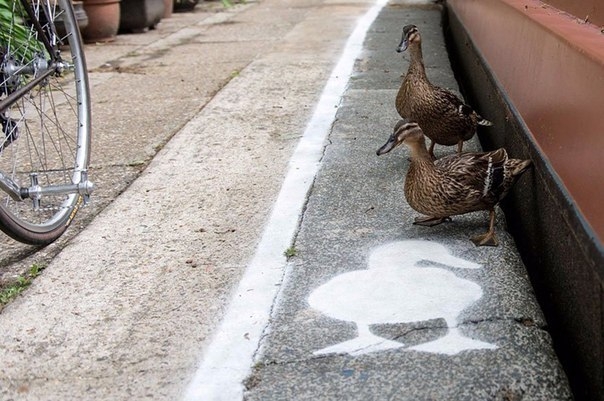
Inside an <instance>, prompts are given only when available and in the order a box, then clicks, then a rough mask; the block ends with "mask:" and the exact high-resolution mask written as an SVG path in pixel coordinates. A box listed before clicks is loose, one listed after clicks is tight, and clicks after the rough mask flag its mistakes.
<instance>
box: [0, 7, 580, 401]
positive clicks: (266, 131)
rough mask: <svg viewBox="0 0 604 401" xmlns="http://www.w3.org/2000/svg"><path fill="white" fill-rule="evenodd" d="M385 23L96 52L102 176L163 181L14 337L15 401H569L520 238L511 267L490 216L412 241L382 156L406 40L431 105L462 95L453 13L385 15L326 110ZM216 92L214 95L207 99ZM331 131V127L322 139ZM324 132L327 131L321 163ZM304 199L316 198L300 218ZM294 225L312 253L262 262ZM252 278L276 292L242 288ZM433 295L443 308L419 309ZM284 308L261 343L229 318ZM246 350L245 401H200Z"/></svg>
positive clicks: (114, 217) (88, 250) (2, 352)
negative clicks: (433, 96) (413, 32)
mask: <svg viewBox="0 0 604 401" xmlns="http://www.w3.org/2000/svg"><path fill="white" fill-rule="evenodd" d="M372 7H374V3H373V2H369V1H359V2H355V3H350V2H347V3H340V2H330V1H319V0H315V1H313V0H306V1H297V2H295V1H292V2H281V1H271V0H266V1H261V2H257V3H254V2H252V3H247V4H246V5H245V6H239V8H237V9H235V10H230V11H227V12H223V13H218V14H211V13H208V14H207V15H203V16H202V15H201V13H196V14H191V15H187V16H178V15H176V16H175V17H174V18H177V19H178V21H180V22H181V23H182V22H183V21H184V20H186V21H188V22H187V23H182V24H180V25H179V24H178V23H177V22H178V21H176V20H175V21H170V20H167V21H166V22H162V24H161V25H160V29H159V32H150V33H148V34H150V35H159V36H158V37H156V38H154V39H153V40H151V39H148V38H147V37H144V36H137V35H134V36H131V37H129V38H128V39H125V38H124V39H123V40H125V41H127V42H128V41H130V43H129V44H128V43H120V40H121V37H120V39H118V43H116V44H113V45H108V46H106V49H104V53H103V50H101V48H100V47H99V49H90V50H89V51H88V53H89V54H90V56H89V60H91V69H92V74H91V77H92V79H93V85H94V92H93V94H95V96H94V99H95V102H96V106H95V118H99V116H100V117H101V121H99V120H95V121H96V125H95V133H96V135H97V136H98V137H99V139H98V145H97V147H95V149H98V150H96V151H95V156H94V157H93V159H94V160H97V162H95V164H96V171H97V175H96V176H97V177H99V179H100V180H101V181H103V179H105V180H106V181H105V182H107V183H110V182H112V181H113V180H115V175H113V174H114V172H115V169H114V166H117V169H118V170H120V169H121V170H122V171H124V175H123V176H124V177H131V178H134V177H135V174H136V171H137V169H140V168H141V167H143V166H146V165H147V163H148V160H149V159H150V158H152V161H151V162H150V163H149V164H148V167H147V168H146V169H145V170H144V172H143V173H142V175H141V176H140V177H139V178H137V179H136V180H135V181H134V182H133V184H132V185H131V186H130V187H129V188H128V189H127V190H126V191H125V192H124V193H123V194H121V195H120V196H119V197H117V199H116V200H115V201H114V202H113V203H111V204H110V206H109V207H107V208H106V209H105V210H103V211H102V212H101V213H100V215H98V216H97V217H96V218H94V220H93V221H92V222H91V224H90V225H89V226H88V227H86V229H84V230H83V231H82V232H81V233H80V234H79V235H78V236H77V237H75V238H73V239H71V240H70V241H69V243H68V245H67V246H66V247H65V249H63V250H61V251H60V252H59V253H58V255H57V256H56V257H55V258H54V259H53V260H52V262H51V263H50V264H49V265H48V267H47V268H46V270H45V271H44V273H43V275H42V276H41V277H39V278H38V279H36V281H35V283H34V285H33V286H32V287H31V288H30V289H29V290H28V291H27V292H26V293H25V295H24V296H22V297H20V298H19V299H17V300H16V301H15V302H13V303H12V304H11V305H10V306H9V307H7V308H6V309H5V310H4V311H2V313H1V314H0V327H1V328H2V330H1V334H0V359H1V360H2V364H1V366H0V398H2V399H7V400H9V399H14V400H26V399H27V400H29V399H31V400H38V399H39V400H68V399H74V400H75V399H77V400H82V399H91V400H93V399H94V400H103V399H107V400H121V399H123V400H135V399H166V400H174V399H180V398H181V397H183V396H188V397H189V398H188V399H232V398H229V397H228V394H231V393H230V392H229V391H227V390H231V388H235V390H236V393H239V394H243V396H244V397H245V399H249V400H278V399H284V400H285V399H287V400H294V399H295V400H298V399H313V400H316V399H351V400H356V399H358V400H367V399H393V400H394V399H400V400H407V399H408V400H424V399H426V400H427V399H438V400H451V399H464V400H465V399H467V400H485V399H493V400H515V399H523V398H524V399H535V400H563V399H570V398H571V395H570V393H569V390H568V386H567V383H566V378H565V375H564V372H563V371H562V370H561V367H560V365H559V363H558V361H557V359H556V357H555V355H554V354H553V351H552V348H551V340H550V338H549V334H548V333H547V328H546V323H545V322H544V320H543V317H542V315H541V312H540V310H539V307H538V305H537V303H536V301H535V299H534V297H533V294H532V290H531V288H530V284H529V282H528V279H527V277H526V272H525V270H524V267H523V266H522V263H521V261H520V259H519V257H518V255H517V253H516V251H515V249H514V245H513V240H512V239H511V238H510V237H509V236H508V235H507V234H506V233H505V230H504V224H503V221H504V217H503V216H502V215H501V214H500V215H499V219H498V227H497V228H498V236H499V239H500V241H501V243H502V244H501V246H500V247H499V248H496V249H493V248H475V247H474V245H473V244H472V243H471V242H470V241H469V240H468V238H469V237H470V236H472V235H475V234H477V233H479V232H482V231H483V230H484V229H485V227H486V215H484V214H481V213H476V214H473V215H469V216H463V217H459V218H454V222H453V223H450V224H446V225H442V226H439V227H434V228H431V229H428V228H425V227H416V226H412V225H411V224H410V222H411V220H412V218H413V217H414V216H415V215H416V213H415V212H413V211H412V210H410V208H409V207H408V205H407V204H406V202H404V198H403V195H402V182H403V177H404V171H405V170H406V168H407V161H406V157H405V153H404V152H403V151H397V152H393V153H392V154H389V155H387V156H383V157H381V158H378V157H376V156H375V150H376V149H377V148H378V147H379V145H381V144H382V143H383V142H384V141H385V139H386V138H387V136H388V135H389V134H390V132H391V129H392V126H393V124H394V123H395V122H396V119H397V116H396V112H395V110H394V106H393V100H394V96H395V93H396V89H397V87H398V84H399V83H400V75H401V73H402V72H403V71H404V70H405V69H406V62H407V61H406V60H407V59H406V57H407V56H406V55H405V56H404V58H401V56H400V55H398V54H396V53H395V52H394V49H395V47H396V44H397V43H398V40H399V37H400V30H401V28H402V26H403V25H404V24H406V23H414V24H416V25H418V26H419V27H420V29H421V30H422V34H423V38H424V55H425V58H426V62H427V67H428V75H429V76H430V78H432V79H433V81H434V83H437V84H440V85H444V86H448V87H456V83H455V81H454V78H453V74H452V72H451V70H450V67H449V65H448V59H447V55H446V50H445V48H444V41H443V38H442V33H441V28H440V12H439V9H438V8H436V7H434V6H431V5H421V6H413V5H409V4H403V3H401V2H394V1H393V2H391V3H390V4H388V5H386V6H385V7H384V8H383V9H381V11H380V13H379V14H377V15H375V22H373V23H372V24H371V26H370V28H369V30H368V33H367V36H366V38H365V41H364V42H361V43H364V44H363V46H362V48H360V49H357V50H359V51H360V53H358V52H357V53H356V54H357V56H358V59H357V60H356V62H355V64H354V70H353V72H352V76H351V77H350V81H349V82H348V86H347V87H345V89H346V90H345V92H344V93H343V96H342V97H341V98H339V97H338V98H336V99H333V98H328V99H327V100H325V96H329V95H330V94H329V93H326V92H322V91H323V88H324V86H325V83H326V82H328V83H329V82H332V81H336V82H339V80H341V79H346V80H348V77H334V76H333V74H332V75H330V73H331V72H332V70H333V69H334V67H336V66H337V65H336V64H337V62H338V60H339V59H340V56H341V54H342V51H343V49H347V47H346V46H347V42H346V40H347V39H348V38H349V36H350V35H351V34H353V33H354V29H355V27H357V21H358V20H359V18H360V17H362V16H364V15H366V14H367V13H368V12H369V11H371V10H372ZM196 18H199V19H196ZM162 25H163V26H164V28H162ZM162 29H166V30H165V31H162ZM318 32H320V33H321V34H320V35H318V34H317V33H318ZM146 35H147V34H146ZM138 40H140V41H143V42H145V43H140V42H139V43H134V42H136V41H138ZM176 45H178V48H177V49H178V50H175V46H176ZM121 46H123V47H121ZM212 49H214V50H215V53H212ZM97 50H99V51H98V52H97ZM184 55H187V57H185V56H184ZM212 57H214V59H213V60H214V61H211V60H212ZM225 60H226V61H225ZM338 65H339V64H338ZM210 66H211V67H212V68H210ZM214 69H215V70H216V72H212V71H215V70H214ZM218 71H222V74H220V73H219V72H218ZM225 72H226V74H225ZM214 73H216V78H215V79H212V78H211V77H212V75H211V74H214ZM125 74H127V75H125ZM139 75H142V76H139ZM336 75H337V74H336ZM206 79H207V80H208V81H211V82H214V86H211V85H210V89H201V88H202V87H203V88H208V87H207V86H203V85H202V83H204V82H206ZM229 80H230V82H229V83H228V85H226V86H224V87H223V88H222V89H221V85H222V84H223V83H224V82H227V81H229ZM179 81H181V83H180V84H179V83H178V82H179ZM183 81H184V82H183ZM183 83H184V84H183ZM344 83H346V82H344ZM336 86H337V84H336ZM212 87H213V88H214V92H215V93H213V92H212V89H211V88H212ZM115 94H120V95H121V97H120V98H118V100H113V98H110V97H109V96H110V95H115ZM317 103H318V104H319V105H323V106H321V107H319V108H316V107H315V106H316V105H317ZM149 104H153V107H149ZM324 105H332V106H331V107H332V109H331V110H329V111H327V112H326V113H325V115H323V114H322V113H323V112H325V107H324ZM185 106H190V108H188V109H186V110H185ZM317 113H319V114H317ZM317 115H318V117H317ZM332 115H333V117H335V121H334V122H333V126H332V125H331V122H330V121H321V118H323V117H325V116H332ZM325 118H327V117H325ZM317 119H318V120H319V122H320V123H317V126H318V127H321V126H325V125H326V126H327V130H328V132H327V136H326V137H325V140H324V141H323V140H321V141H320V143H318V144H317V143H315V142H313V141H314V140H320V139H321V135H320V134H318V135H317V136H316V137H315V136H313V135H314V131H313V130H312V129H309V128H308V127H309V121H310V124H311V125H312V124H313V122H315V123H316V121H317ZM158 131H160V132H158ZM173 134H175V135H174V136H173V137H172V135H173ZM170 138H171V139H170ZM309 138H310V139H309ZM130 143H133V144H136V146H135V145H132V146H130ZM164 143H165V146H163V144H164ZM307 143H308V144H309V145H308V146H311V147H312V149H309V148H306V147H304V146H302V149H301V146H300V144H307ZM317 146H318V149H319V163H314V164H313V163H312V162H311V163H310V167H311V168H314V169H315V170H314V171H316V172H317V173H316V176H315V175H314V171H313V172H312V174H311V176H310V177H305V178H304V179H302V180H301V181H295V182H294V183H293V184H292V181H289V179H290V178H291V171H292V170H295V169H296V164H295V163H293V164H292V162H291V161H290V158H291V157H292V155H293V156H294V157H301V159H300V160H307V159H304V158H303V156H299V155H300V152H302V154H303V155H307V154H306V152H307V151H309V152H310V153H312V155H311V156H312V157H315V156H316V153H314V152H316V149H317ZM160 147H163V148H162V150H161V151H159V152H158V153H157V155H155V152H156V150H157V149H158V148H160ZM471 147H473V148H474V149H478V144H477V142H476V141H474V143H473V144H472V145H471ZM438 151H439V152H440V154H444V153H447V152H450V151H451V150H450V149H444V148H439V149H438ZM296 160H298V159H296ZM97 163H98V164H97ZM288 163H289V164H288ZM128 171H130V172H129V173H128ZM132 171H133V172H132ZM105 174H107V176H106V178H104V177H105ZM128 174H130V175H128ZM293 176H294V177H298V178H299V177H300V176H299V175H297V174H294V175H293ZM131 178H125V179H124V180H122V181H121V184H120V185H122V187H120V188H113V189H112V190H113V192H111V190H109V191H108V192H105V193H106V194H107V193H110V194H113V195H111V196H114V195H115V194H116V193H117V192H119V191H120V190H122V189H123V188H124V186H125V185H126V183H127V182H128V181H129V180H130V179H131ZM284 179H285V181H284ZM308 179H310V182H308ZM528 181H530V177H529V179H528ZM288 185H291V186H292V187H293V190H296V189H297V190H299V189H300V187H304V185H308V188H310V192H309V193H308V194H304V196H303V197H302V203H301V204H298V203H295V202H292V203H288V202H289V201H290V200H292V199H294V197H293V196H289V195H288V194H291V193H292V192H291V191H290V190H284V189H283V188H288ZM525 185H527V184H525ZM108 187H109V184H107V185H106V186H105V188H108ZM101 188H102V186H101ZM280 191H281V192H280ZM284 191H285V195H283V194H284ZM98 192H99V193H101V194H103V192H102V191H101V189H99V191H98ZM107 196H110V195H107ZM280 199H285V200H281V201H280ZM280 202H281V203H280ZM280 207H283V208H284V209H285V210H287V209H288V207H290V208H291V209H292V210H294V211H295V210H296V208H298V207H299V208H300V213H294V216H293V218H294V221H293V227H294V229H293V232H292V234H291V237H289V238H287V237H283V231H276V232H277V235H275V236H274V237H270V236H269V237H268V238H269V239H268V240H265V238H267V237H266V230H267V227H269V228H270V227H272V225H275V226H277V227H284V226H286V225H292V222H291V216H289V217H288V219H289V220H287V221H286V220H283V221H281V220H277V221H276V222H275V221H274V218H275V215H276V214H275V210H279V208H280ZM279 216H281V217H282V215H279V214H277V217H279ZM279 236H281V238H279ZM265 243H266V244H268V245H267V246H268V247H269V248H270V249H269V250H268V251H267V255H268V256H267V258H266V259H263V258H261V259H258V255H259V253H260V252H261V251H262V247H261V246H262V245H263V244H265ZM258 244H260V246H259V245H258ZM283 244H287V245H288V246H290V247H291V248H290V250H291V251H292V253H295V256H293V257H291V258H290V259H289V260H288V261H286V260H285V256H284V255H283V252H284V251H285V246H284V245H283ZM84 255H85V256H84ZM258 260H260V262H258ZM415 262H417V263H418V265H417V266H416V265H415ZM254 263H255V264H256V267H257V271H258V272H259V274H260V275H264V274H267V275H268V274H271V275H273V276H275V277H277V282H276V283H274V284H276V285H269V286H268V287H273V288H265V287H262V286H260V285H258V286H257V287H254V286H252V287H242V286H241V284H238V283H240V280H241V278H242V277H243V278H244V279H245V278H246V277H248V276H247V274H248V273H245V272H246V271H249V270H250V266H252V267H253V266H254ZM262 263H265V265H262ZM263 267H264V269H263ZM261 280H262V279H257V280H252V281H245V280H244V281H243V283H244V284H249V283H252V284H253V285H255V284H257V283H263V284H264V285H266V282H262V281H261ZM430 286H432V287H430ZM399 288H400V289H401V291H398V289H399ZM422 288H423V290H422ZM426 288H428V289H430V288H432V289H433V290H434V291H432V292H433V293H434V298H432V297H431V296H429V297H428V298H429V299H428V301H427V302H426V299H425V298H423V299H424V302H418V300H419V299H422V298H421V297H422V296H425V294H426V291H427V290H426ZM265 289H266V290H267V291H268V294H269V295H268V296H267V299H268V300H269V301H270V302H269V305H268V307H269V308H268V310H267V311H266V310H261V311H257V310H255V309H254V308H255V307H256V306H257V305H255V304H254V303H248V306H249V307H250V309H242V310H241V311H243V312H250V311H251V312H252V315H250V316H252V317H255V316H256V315H254V314H255V313H258V316H259V318H258V319H255V318H253V319H252V321H253V322H252V324H253V325H255V326H254V327H259V328H260V332H259V336H258V337H256V336H255V335H254V332H253V331H252V330H248V328H249V327H247V326H246V324H249V323H248V322H246V321H245V320H246V319H245V318H246V317H247V315H246V316H244V315H243V314H240V315H237V314H235V317H237V316H239V317H240V318H241V319H236V321H234V322H233V321H232V320H230V319H232V318H233V313H232V310H233V309H232V307H231V309H229V307H228V305H229V304H230V305H233V304H234V303H236V302H234V301H236V299H237V297H243V299H246V298H245V297H247V296H251V297H253V296H254V295H255V294H256V293H260V292H261V290H265ZM355 289H356V290H355ZM418 290H419V291H418ZM428 293H429V292H428ZM271 294H274V295H271ZM414 294H415V296H414ZM231 295H235V298H234V299H233V298H231ZM376 295H380V296H379V297H375V296H376ZM251 299H254V298H251ZM427 303H431V304H435V303H436V304H437V305H436V310H438V311H440V312H441V313H440V314H439V313H436V314H435V312H434V309H432V310H431V309H430V308H428V307H427ZM443 310H444V311H446V312H442V311H443ZM223 318H224V320H223ZM264 318H266V319H267V320H266V321H264V320H262V319H264ZM239 320H241V321H239ZM221 322H222V323H221ZM225 327H226V328H225ZM254 330H256V329H254ZM225 334H226V335H228V336H231V337H232V338H233V339H234V340H233V341H234V342H233V343H231V344H230V345H232V346H233V347H232V348H228V347H227V348H224V349H222V350H221V352H223V353H222V354H221V355H224V356H225V361H227V360H232V359H236V358H235V357H236V356H237V355H235V356H233V355H232V353H233V352H234V351H235V350H237V349H239V348H237V346H238V344H239V343H243V344H247V345H245V346H246V347H247V348H251V349H252V350H253V355H250V358H249V359H247V360H244V361H243V362H242V363H241V365H240V366H243V369H242V370H241V371H240V372H237V373H236V374H232V375H231V376H229V375H228V373H227V374H226V375H221V374H220V372H221V369H222V368H224V367H223V366H219V365H212V366H210V368H211V369H213V370H215V371H216V372H218V373H217V374H216V376H214V377H213V378H212V379H213V380H223V383H225V386H231V388H224V391H223V392H222V393H221V392H215V393H212V394H213V395H215V396H216V397H215V398H201V397H199V398H196V397H195V396H196V394H204V388H208V387H211V384H212V383H211V382H210V383H207V382H204V381H203V380H199V379H198V376H199V375H197V376H196V372H197V373H199V371H200V370H199V369H200V368H202V367H203V366H204V361H205V360H206V358H207V357H208V355H209V354H211V353H212V350H213V349H214V348H213V347H215V344H217V343H218V344H220V338H222V337H221V336H224V335H225ZM217 339H218V340H217ZM244 357H245V356H244ZM229 358H230V359H229ZM228 368H229V367H228V366H227V369H228ZM226 371H227V372H228V370H226ZM222 372H224V370H222ZM229 380H231V381H230V382H229ZM204 386H205V387H204Z"/></svg>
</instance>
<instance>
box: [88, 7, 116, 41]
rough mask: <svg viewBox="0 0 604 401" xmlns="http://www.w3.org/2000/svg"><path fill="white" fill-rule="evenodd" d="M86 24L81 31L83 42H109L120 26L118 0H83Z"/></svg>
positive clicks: (113, 38)
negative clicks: (86, 17) (86, 16)
mask: <svg viewBox="0 0 604 401" xmlns="http://www.w3.org/2000/svg"><path fill="white" fill-rule="evenodd" d="M84 10H86V14H87V15H88V26H87V27H86V28H85V29H84V30H83V31H82V36H83V38H84V42H86V43H95V42H111V41H113V40H115V37H116V35H117V31H118V29H119V26H120V0H84Z"/></svg>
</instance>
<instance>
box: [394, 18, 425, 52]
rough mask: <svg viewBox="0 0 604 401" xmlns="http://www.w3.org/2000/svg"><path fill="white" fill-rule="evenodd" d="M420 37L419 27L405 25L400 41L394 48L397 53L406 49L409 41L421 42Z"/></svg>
mask: <svg viewBox="0 0 604 401" xmlns="http://www.w3.org/2000/svg"><path fill="white" fill-rule="evenodd" d="M421 40H422V39H421V37H420V35H419V29H417V27H416V26H415V25H406V26H405V27H403V37H402V39H401V43H399V45H398V47H397V48H396V51H397V53H402V52H404V51H405V50H407V47H409V44H410V43H418V44H419V43H421Z"/></svg>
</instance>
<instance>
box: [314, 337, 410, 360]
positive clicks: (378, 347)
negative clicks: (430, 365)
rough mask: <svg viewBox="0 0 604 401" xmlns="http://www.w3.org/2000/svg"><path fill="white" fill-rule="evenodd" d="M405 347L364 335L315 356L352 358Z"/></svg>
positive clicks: (325, 349)
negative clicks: (329, 355)
mask: <svg viewBox="0 0 604 401" xmlns="http://www.w3.org/2000/svg"><path fill="white" fill-rule="evenodd" d="M404 346H405V344H403V343H399V342H397V341H391V340H387V339H385V338H382V337H378V336H376V335H374V334H369V335H366V334H364V335H362V336H359V337H357V338H353V339H352V340H350V341H344V342H342V343H338V344H335V345H332V346H329V347H325V348H323V349H320V350H318V351H315V352H313V355H326V354H350V355H352V356H357V355H363V354H369V353H371V352H378V351H385V350H389V349H395V348H401V347H404Z"/></svg>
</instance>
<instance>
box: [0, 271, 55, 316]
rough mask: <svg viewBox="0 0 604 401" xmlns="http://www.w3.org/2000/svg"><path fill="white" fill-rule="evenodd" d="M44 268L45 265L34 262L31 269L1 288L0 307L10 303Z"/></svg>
mask: <svg viewBox="0 0 604 401" xmlns="http://www.w3.org/2000/svg"><path fill="white" fill-rule="evenodd" d="M42 270H44V267H43V266H41V265H38V264H33V265H32V266H31V267H30V268H29V271H28V272H27V273H25V274H23V275H21V276H19V277H17V279H16V280H15V281H14V282H13V283H12V284H9V285H8V286H7V287H5V288H2V289H1V290H0V308H1V307H3V306H4V305H6V304H8V303H9V302H10V301H12V300H13V299H15V298H16V297H17V296H18V295H19V294H21V293H22V292H23V291H24V290H25V289H26V288H27V287H29V286H30V285H31V283H32V281H33V279H34V278H36V277H38V276H39V275H40V273H41V272H42Z"/></svg>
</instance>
